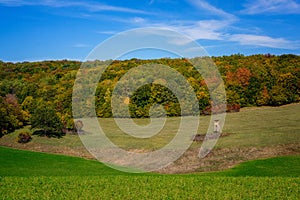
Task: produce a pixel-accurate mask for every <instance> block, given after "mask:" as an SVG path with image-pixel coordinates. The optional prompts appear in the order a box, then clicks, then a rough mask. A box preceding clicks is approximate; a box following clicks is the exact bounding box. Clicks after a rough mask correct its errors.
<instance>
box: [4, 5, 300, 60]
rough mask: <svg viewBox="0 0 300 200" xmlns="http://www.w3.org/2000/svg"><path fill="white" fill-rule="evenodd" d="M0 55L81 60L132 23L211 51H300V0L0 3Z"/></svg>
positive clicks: (225, 52)
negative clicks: (166, 31)
mask: <svg viewBox="0 0 300 200" xmlns="http://www.w3.org/2000/svg"><path fill="white" fill-rule="evenodd" d="M0 27H1V30H0V45H1V46H0V60H3V61H14V62H16V61H35V60H59V59H73V60H74V59H75V60H83V59H84V58H85V57H86V56H87V55H88V53H89V52H90V51H91V50H92V49H93V48H94V47H96V46H97V45H98V44H99V43H101V42H103V41H104V40H106V39H107V38H110V37H112V36H113V35H115V34H117V33H119V32H121V31H126V30H129V29H133V28H143V27H158V28H167V29H171V30H174V31H178V32H180V33H182V34H185V35H187V36H188V37H190V38H192V39H194V40H196V41H197V42H198V43H199V44H200V45H202V46H203V47H204V48H205V49H206V50H207V52H208V53H209V55H212V56H219V55H231V54H237V53H241V54H245V55H250V54H265V53H271V54H287V53H292V54H300V34H299V33H300V1H299V0H240V1H237V0H226V1H221V0H204V1H202V0H181V1H175V0H126V1H123V0H111V1H83V0H70V1H59V0H45V1H41V0H35V1H33V0H0Z"/></svg>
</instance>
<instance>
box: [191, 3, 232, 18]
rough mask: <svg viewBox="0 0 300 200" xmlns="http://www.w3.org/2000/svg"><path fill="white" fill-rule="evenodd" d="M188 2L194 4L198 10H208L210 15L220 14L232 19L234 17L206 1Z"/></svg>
mask: <svg viewBox="0 0 300 200" xmlns="http://www.w3.org/2000/svg"><path fill="white" fill-rule="evenodd" d="M188 2H189V3H190V4H192V5H194V6H196V7H197V8H198V9H200V10H205V11H208V12H209V13H210V14H212V15H216V16H220V17H223V18H227V19H231V20H234V19H236V17H235V16H234V15H232V14H230V13H228V12H225V11H224V10H222V9H219V8H216V7H215V6H213V5H211V4H209V3H207V2H206V1H203V0H188Z"/></svg>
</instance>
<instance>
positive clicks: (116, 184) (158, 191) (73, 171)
mask: <svg viewBox="0 0 300 200" xmlns="http://www.w3.org/2000/svg"><path fill="white" fill-rule="evenodd" d="M0 155H1V157H0V163H1V165H0V198H1V199H299V197H300V196H299V195H300V189H299V188H300V167H299V163H300V156H288V157H279V158H272V159H266V160H258V161H250V162H247V163H244V164H241V165H239V166H237V167H235V168H234V169H231V170H227V171H224V172H216V173H200V174H186V175H159V174H153V173H147V174H126V173H121V172H119V171H115V170H113V169H110V168H108V167H106V166H105V165H103V164H101V163H99V162H96V161H92V160H85V159H82V158H76V157H68V156H62V155H53V154H46V153H37V152H30V151H23V150H16V149H10V148H6V147H0ZM283 163H284V164H283Z"/></svg>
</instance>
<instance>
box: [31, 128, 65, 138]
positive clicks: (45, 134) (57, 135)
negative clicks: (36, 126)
mask: <svg viewBox="0 0 300 200" xmlns="http://www.w3.org/2000/svg"><path fill="white" fill-rule="evenodd" d="M32 135H37V136H40V137H48V138H62V137H63V136H64V135H65V134H63V133H58V132H54V131H46V132H45V131H44V130H35V131H34V132H33V133H32Z"/></svg>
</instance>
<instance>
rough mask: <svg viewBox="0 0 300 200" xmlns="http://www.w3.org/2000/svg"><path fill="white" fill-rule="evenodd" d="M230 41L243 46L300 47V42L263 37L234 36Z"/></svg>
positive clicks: (231, 36)
mask: <svg viewBox="0 0 300 200" xmlns="http://www.w3.org/2000/svg"><path fill="white" fill-rule="evenodd" d="M228 40H229V41H234V42H239V43H240V44H241V45H251V46H262V47H271V48H277V49H297V48H299V47H300V46H299V42H293V41H289V40H286V39H284V38H272V37H269V36H263V35H251V34H233V35H230V36H229V37H228Z"/></svg>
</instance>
